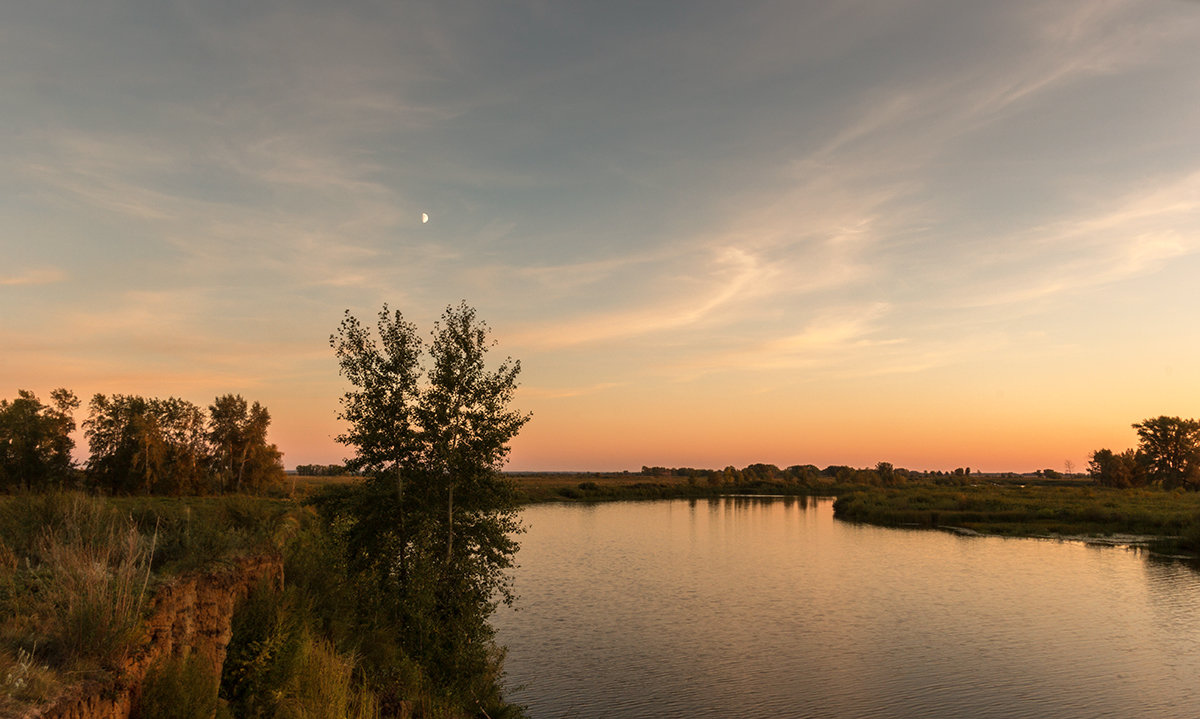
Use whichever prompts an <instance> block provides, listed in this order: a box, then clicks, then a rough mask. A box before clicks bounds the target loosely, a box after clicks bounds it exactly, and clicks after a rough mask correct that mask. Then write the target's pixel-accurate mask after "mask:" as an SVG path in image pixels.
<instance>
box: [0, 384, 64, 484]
mask: <svg viewBox="0 0 1200 719" xmlns="http://www.w3.org/2000/svg"><path fill="white" fill-rule="evenodd" d="M50 399H51V402H52V404H50V405H45V404H42V402H41V401H40V400H39V399H38V398H37V395H35V394H34V393H33V392H29V391H27V390H18V391H17V398H16V399H14V400H12V401H11V402H10V401H8V400H6V399H5V400H0V489H4V490H9V491H11V490H14V489H22V490H39V489H45V488H48V487H51V486H55V485H58V486H62V485H63V484H65V483H66V482H67V481H68V480H69V478H70V475H71V470H72V466H73V462H72V460H71V450H72V449H74V448H75V440H73V439H71V432H73V431H74V430H75V418H74V416H73V414H72V413H73V412H74V411H75V410H76V409H78V408H79V400H78V399H77V398H76V397H75V395H74V394H73V393H72V392H70V391H69V390H66V389H62V388H59V389H56V390H54V391H53V392H51V393H50Z"/></svg>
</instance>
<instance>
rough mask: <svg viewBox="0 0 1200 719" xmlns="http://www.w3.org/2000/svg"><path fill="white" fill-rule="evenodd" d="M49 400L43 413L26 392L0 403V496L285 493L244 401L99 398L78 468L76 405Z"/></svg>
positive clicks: (265, 422) (70, 399)
mask: <svg viewBox="0 0 1200 719" xmlns="http://www.w3.org/2000/svg"><path fill="white" fill-rule="evenodd" d="M50 396H51V404H48V405H47V404H43V403H42V402H41V401H40V400H39V399H38V398H37V396H36V395H35V394H34V393H32V392H28V391H26V390H19V391H18V393H17V398H16V399H14V400H12V401H11V402H10V401H8V400H0V491H6V492H13V491H40V490H47V489H56V488H58V489H62V488H86V489H98V490H101V491H104V492H107V493H110V494H171V495H181V494H220V493H232V492H250V493H265V492H270V491H275V490H278V489H280V488H281V487H282V486H283V483H284V476H285V475H284V471H283V462H282V454H281V453H280V451H279V449H278V448H277V447H276V446H275V445H274V444H272V443H270V442H269V441H268V440H267V428H268V427H269V426H270V424H271V415H270V413H269V412H268V411H267V409H266V407H263V406H262V405H261V404H259V403H258V402H254V403H253V404H249V403H247V402H246V400H245V399H243V398H242V397H241V395H233V394H226V395H222V396H220V397H217V398H216V399H215V400H214V401H213V403H212V404H211V405H209V406H208V411H207V413H206V412H205V411H204V410H202V409H201V408H200V407H199V406H197V405H195V404H193V403H191V402H189V401H187V400H184V399H180V398H178V397H168V398H167V399H160V398H157V397H141V396H138V395H123V394H114V395H104V394H97V395H95V396H94V397H92V400H91V402H90V403H89V404H88V417H87V419H85V420H84V421H83V429H84V436H85V437H87V441H88V449H89V457H88V459H87V461H86V462H85V463H84V465H83V467H82V468H77V467H76V466H75V464H74V461H73V460H72V457H71V451H72V450H73V449H74V448H75V442H74V440H73V439H72V438H71V433H72V432H73V431H74V430H75V428H76V425H75V419H74V416H73V412H74V410H76V409H78V408H79V406H80V401H79V399H78V398H76V397H75V395H74V393H72V392H71V391H69V390H66V389H61V388H60V389H56V390H54V391H53V392H51V394H50Z"/></svg>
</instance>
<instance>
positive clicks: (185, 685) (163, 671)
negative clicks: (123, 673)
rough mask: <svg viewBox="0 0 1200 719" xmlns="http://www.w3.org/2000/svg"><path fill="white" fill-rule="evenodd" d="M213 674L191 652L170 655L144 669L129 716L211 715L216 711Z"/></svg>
mask: <svg viewBox="0 0 1200 719" xmlns="http://www.w3.org/2000/svg"><path fill="white" fill-rule="evenodd" d="M218 704H219V701H218V699H217V677H216V676H215V675H214V674H213V673H212V672H211V671H210V670H209V668H208V666H207V664H206V663H205V662H204V661H203V660H201V659H200V658H199V657H197V656H196V655H195V654H191V655H189V656H188V657H187V658H181V657H171V658H169V659H166V660H164V661H161V662H158V663H156V664H155V665H154V666H152V667H151V668H150V670H149V671H148V672H147V673H146V680H145V682H144V683H143V685H142V694H141V697H140V698H139V700H138V701H137V703H136V704H135V705H134V707H133V711H132V712H131V713H130V717H131V719H158V718H159V717H172V718H173V719H213V716H214V715H215V714H216V713H217V705H218Z"/></svg>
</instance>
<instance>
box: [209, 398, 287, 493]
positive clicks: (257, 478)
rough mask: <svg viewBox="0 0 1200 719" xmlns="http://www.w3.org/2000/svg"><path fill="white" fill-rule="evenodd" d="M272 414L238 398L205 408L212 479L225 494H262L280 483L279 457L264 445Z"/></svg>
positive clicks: (272, 446)
mask: <svg viewBox="0 0 1200 719" xmlns="http://www.w3.org/2000/svg"><path fill="white" fill-rule="evenodd" d="M270 425H271V414H270V412H268V411H267V408H266V407H263V406H262V405H261V404H259V403H258V402H255V403H254V404H253V405H249V406H247V403H246V400H245V399H243V398H242V396H241V395H240V394H239V395H233V394H226V395H222V396H220V397H217V398H216V400H215V401H214V402H213V403H212V404H211V405H209V406H208V434H207V438H208V442H209V446H210V447H211V450H210V452H211V454H210V458H211V462H212V468H213V474H214V478H215V480H216V482H217V484H218V486H219V487H220V489H221V491H224V492H242V491H250V492H262V491H265V490H267V489H271V488H273V487H278V486H280V485H281V484H282V483H283V465H282V454H281V453H280V451H279V449H278V448H277V447H276V446H275V445H274V444H271V443H270V442H268V441H267V427H269V426H270Z"/></svg>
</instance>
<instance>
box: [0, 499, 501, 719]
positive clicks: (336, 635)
mask: <svg viewBox="0 0 1200 719" xmlns="http://www.w3.org/2000/svg"><path fill="white" fill-rule="evenodd" d="M264 555H272V556H276V557H281V559H282V561H283V565H284V576H285V578H286V581H285V584H284V587H283V588H282V589H280V588H278V587H276V586H273V585H268V584H264V585H263V586H261V587H259V588H258V589H256V590H254V591H253V592H251V595H250V596H249V597H248V598H247V599H245V600H244V601H242V602H241V603H240V604H239V605H238V606H237V608H236V610H235V613H234V615H233V636H232V639H231V641H230V644H229V647H228V656H227V658H226V662H225V667H224V670H223V675H222V676H219V677H218V676H211V675H209V673H208V672H209V670H204V669H203V668H202V666H201V665H200V664H198V663H196V662H190V661H171V662H165V663H164V664H162V665H161V666H153V667H152V668H151V672H150V674H149V675H148V677H147V685H146V688H145V689H146V691H145V694H144V695H143V698H142V704H141V706H140V707H139V708H137V711H136V712H135V713H136V714H137V715H139V716H144V717H154V716H177V717H183V716H189V717H190V716H196V717H205V718H206V719H207V718H211V717H213V715H214V712H215V714H216V716H218V717H235V716H271V717H297V718H299V717H306V718H316V717H331V718H332V717H355V718H358V719H365V718H369V717H379V716H397V715H402V714H407V715H411V716H416V717H442V718H446V719H452V718H457V717H468V716H476V715H478V713H479V710H480V709H481V708H486V710H488V711H489V713H490V714H491V715H492V716H506V715H507V716H516V715H518V713H517V712H515V711H513V710H512V708H510V707H507V706H505V705H504V704H503V703H502V702H501V701H500V699H499V694H498V693H497V691H498V672H499V667H500V664H499V657H497V661H496V663H495V673H493V674H491V675H488V676H482V677H478V678H477V680H475V681H474V682H473V684H472V692H473V693H472V695H471V696H470V697H467V696H463V695H452V694H451V693H449V692H447V691H446V690H445V689H444V688H442V687H439V686H437V685H436V683H434V682H432V681H430V680H429V678H428V676H427V673H426V671H425V668H424V667H422V666H421V665H420V663H419V662H417V661H414V660H413V659H412V658H410V657H408V656H407V655H406V654H405V653H404V651H403V650H402V649H401V648H400V646H399V643H398V641H397V638H396V636H395V632H387V631H376V630H375V629H374V628H377V627H378V626H380V625H379V624H378V623H377V622H373V621H371V618H370V617H365V616H363V613H362V607H363V605H364V602H363V597H364V596H368V595H369V592H370V591H371V588H370V587H367V586H363V585H362V584H361V583H360V582H358V581H356V580H355V578H354V577H353V576H351V574H350V573H349V572H348V571H347V568H346V565H345V558H344V548H343V547H342V546H341V544H340V539H339V537H338V536H337V535H336V532H331V531H330V529H329V528H328V527H326V526H325V525H324V523H323V522H322V521H321V520H320V519H319V518H318V517H317V515H316V513H315V512H313V511H312V510H311V509H309V508H307V507H303V506H301V505H298V504H296V503H294V502H292V501H290V500H283V499H265V498H255V497H244V496H227V497H204V498H129V497H126V498H116V499H102V498H95V497H89V496H85V495H82V494H65V493H60V494H41V495H17V496H0V716H11V715H18V714H19V713H20V712H21V711H22V710H23V709H24V708H26V707H29V706H32V705H36V704H39V703H42V702H44V701H46V700H47V699H49V698H52V697H54V696H56V695H58V694H59V693H60V692H61V691H63V690H64V689H65V688H66V687H68V686H72V685H75V684H78V683H80V682H83V681H89V680H94V681H100V682H104V681H105V680H106V678H112V677H115V676H117V675H119V674H120V673H121V671H122V668H123V665H124V663H125V661H126V660H127V658H128V657H129V656H131V653H132V652H134V651H135V650H136V648H137V647H138V646H140V642H142V641H144V638H145V620H146V618H147V608H148V606H149V600H150V597H151V596H152V595H153V594H154V592H155V590H156V588H157V587H159V586H162V585H163V583H165V582H170V581H172V578H173V577H175V576H177V575H180V574H182V573H204V572H207V571H210V570H213V569H218V568H221V567H225V566H229V565H231V564H233V563H234V562H235V561H236V560H237V559H238V558H240V557H247V556H264ZM218 689H219V696H220V698H219V700H218V694H217V692H218ZM180 712H184V713H183V714H180Z"/></svg>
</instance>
